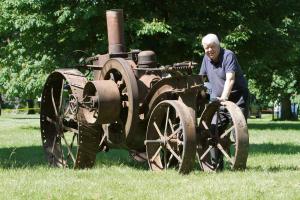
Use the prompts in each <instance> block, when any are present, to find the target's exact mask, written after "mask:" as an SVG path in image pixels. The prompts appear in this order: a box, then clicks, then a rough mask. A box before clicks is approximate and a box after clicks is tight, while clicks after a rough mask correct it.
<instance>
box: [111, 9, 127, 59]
mask: <svg viewBox="0 0 300 200" xmlns="http://www.w3.org/2000/svg"><path fill="white" fill-rule="evenodd" d="M106 21H107V34H108V52H109V53H110V54H114V53H123V52H125V42H124V26H123V24H124V19H123V10H122V9H114V10H107V11H106Z"/></svg>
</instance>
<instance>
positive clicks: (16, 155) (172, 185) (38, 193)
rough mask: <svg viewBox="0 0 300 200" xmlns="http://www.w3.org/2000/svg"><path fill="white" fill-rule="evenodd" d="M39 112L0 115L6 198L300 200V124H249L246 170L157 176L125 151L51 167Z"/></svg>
mask: <svg viewBox="0 0 300 200" xmlns="http://www.w3.org/2000/svg"><path fill="white" fill-rule="evenodd" d="M38 117H39V116H38V115H33V116H28V115H22V114H18V115H14V114H7V113H4V114H3V115H2V116H0V141H1V142H0V180H1V181H0V199H127V200H129V199H130V200H131V199H300V192H299V191H300V122H294V121H293V122H290V121H286V122H272V121H270V117H269V116H263V119H249V134H250V143H251V145H250V154H249V158H248V163H247V170H246V171H243V172H241V171H240V172H233V171H229V170H225V171H224V172H220V173H203V172H200V171H198V170H196V169H195V170H194V171H193V172H192V173H191V174H189V175H186V176H183V175H179V174H178V173H177V172H176V171H174V170H170V171H167V172H159V173H157V172H151V171H149V170H148V167H147V165H145V164H139V163H136V162H134V161H132V160H131V159H130V158H129V156H128V153H127V152H126V151H123V150H112V151H110V152H109V153H100V154H99V155H98V157H97V164H96V166H95V167H94V168H92V169H89V170H72V169H55V168H50V167H48V166H47V164H46V161H45V159H44V154H43V149H42V147H41V139H40V132H39V119H38Z"/></svg>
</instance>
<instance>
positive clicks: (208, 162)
mask: <svg viewBox="0 0 300 200" xmlns="http://www.w3.org/2000/svg"><path fill="white" fill-rule="evenodd" d="M198 128H199V129H198V130H199V133H197V158H198V162H199V164H200V167H201V169H202V170H204V171H217V170H222V169H223V168H224V167H225V168H226V167H227V168H230V169H233V170H237V169H240V170H242V169H245V168H246V163H247V158H248V146H249V137H248V128H247V123H246V120H245V117H244V115H243V113H242V111H241V109H240V108H239V107H238V106H237V105H235V104H234V103H232V102H230V101H226V102H222V103H220V102H214V103H211V104H209V105H208V106H207V107H206V109H205V110H204V112H203V113H202V116H201V117H200V121H199V125H198Z"/></svg>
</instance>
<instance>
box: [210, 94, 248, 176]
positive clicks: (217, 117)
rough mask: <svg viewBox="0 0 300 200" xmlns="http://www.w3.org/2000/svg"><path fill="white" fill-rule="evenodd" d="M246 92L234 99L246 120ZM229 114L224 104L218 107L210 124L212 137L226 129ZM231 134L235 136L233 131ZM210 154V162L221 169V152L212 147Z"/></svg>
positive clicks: (229, 120)
mask: <svg viewBox="0 0 300 200" xmlns="http://www.w3.org/2000/svg"><path fill="white" fill-rule="evenodd" d="M247 100H248V94H246V95H242V96H240V98H238V99H237V101H235V103H236V105H237V106H239V108H240V109H241V111H242V112H243V114H244V117H245V119H246V121H247V116H248V101H247ZM231 120H232V119H231V115H230V113H229V112H228V111H227V110H226V109H225V107H224V106H220V109H219V111H218V112H217V113H215V114H214V116H213V118H212V122H211V126H210V132H211V137H212V138H217V137H219V136H220V135H221V134H222V133H223V132H224V131H225V129H226V127H227V126H228V124H229V123H230V122H231ZM232 134H233V135H234V137H235V133H234V131H232ZM210 156H211V164H212V165H213V166H214V167H215V168H216V169H217V170H222V169H223V168H224V162H223V154H222V152H221V151H220V150H219V149H218V148H217V147H214V148H212V149H211V151H210Z"/></svg>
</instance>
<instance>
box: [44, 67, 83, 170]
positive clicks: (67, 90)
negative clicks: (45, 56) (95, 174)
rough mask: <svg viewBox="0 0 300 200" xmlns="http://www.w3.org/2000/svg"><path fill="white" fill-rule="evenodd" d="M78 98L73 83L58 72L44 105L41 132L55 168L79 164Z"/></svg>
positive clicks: (47, 89)
mask: <svg viewBox="0 0 300 200" xmlns="http://www.w3.org/2000/svg"><path fill="white" fill-rule="evenodd" d="M69 97H71V98H69ZM75 99H76V98H74V96H73V92H72V89H71V86H70V83H69V81H67V80H66V78H65V77H64V76H63V75H62V74H60V73H59V72H54V73H53V74H51V75H50V76H49V77H48V79H47V82H46V84H45V87H44V91H43V95H42V102H41V130H42V142H43V147H44V150H45V153H46V156H47V159H48V162H49V164H50V165H51V166H56V167H67V166H69V167H74V165H75V162H76V155H77V151H78V134H79V132H78V122H77V118H76V117H77V116H76V114H75V113H74V112H76V106H75V105H74V104H76V100H75Z"/></svg>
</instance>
